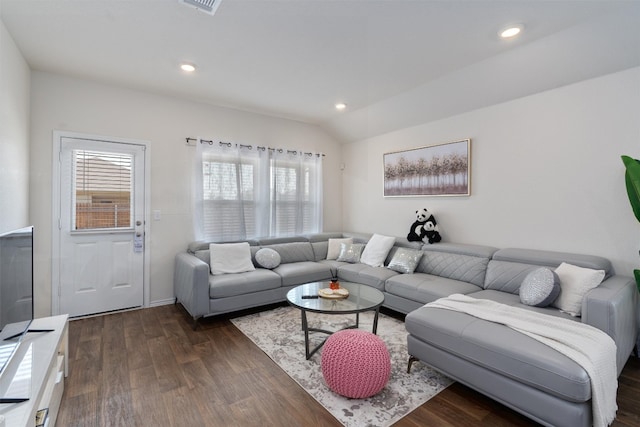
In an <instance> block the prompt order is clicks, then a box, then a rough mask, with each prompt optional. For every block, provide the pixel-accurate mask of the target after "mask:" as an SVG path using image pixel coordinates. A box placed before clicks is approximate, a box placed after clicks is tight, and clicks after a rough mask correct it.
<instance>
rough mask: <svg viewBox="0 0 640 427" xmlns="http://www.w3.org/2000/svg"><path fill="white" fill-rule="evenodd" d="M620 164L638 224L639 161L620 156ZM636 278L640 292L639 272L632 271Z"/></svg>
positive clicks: (639, 198) (639, 196) (639, 195)
mask: <svg viewBox="0 0 640 427" xmlns="http://www.w3.org/2000/svg"><path fill="white" fill-rule="evenodd" d="M622 162H623V163H624V166H625V167H626V171H625V174H624V180H625V184H626V186H627V195H628V196H629V202H630V203H631V209H633V214H634V215H635V217H636V219H637V220H638V222H640V160H638V159H633V158H631V157H629V156H622ZM633 274H634V276H635V278H636V286H637V287H638V291H640V270H633Z"/></svg>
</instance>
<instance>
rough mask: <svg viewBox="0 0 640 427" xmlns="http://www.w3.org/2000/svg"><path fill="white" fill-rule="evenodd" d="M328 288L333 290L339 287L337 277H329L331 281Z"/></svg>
mask: <svg viewBox="0 0 640 427" xmlns="http://www.w3.org/2000/svg"><path fill="white" fill-rule="evenodd" d="M329 288H330V289H332V290H334V291H335V290H336V289H340V282H339V281H338V278H337V277H333V278H331V281H330V282H329Z"/></svg>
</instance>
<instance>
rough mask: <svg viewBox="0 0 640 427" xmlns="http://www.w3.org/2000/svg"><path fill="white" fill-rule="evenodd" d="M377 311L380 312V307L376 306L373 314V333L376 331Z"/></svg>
mask: <svg viewBox="0 0 640 427" xmlns="http://www.w3.org/2000/svg"><path fill="white" fill-rule="evenodd" d="M378 313H380V308H379V307H378V308H376V313H375V314H374V315H373V329H372V331H371V332H373V333H374V334H377V333H378Z"/></svg>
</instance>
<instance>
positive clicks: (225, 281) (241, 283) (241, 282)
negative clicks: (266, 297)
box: [209, 268, 282, 298]
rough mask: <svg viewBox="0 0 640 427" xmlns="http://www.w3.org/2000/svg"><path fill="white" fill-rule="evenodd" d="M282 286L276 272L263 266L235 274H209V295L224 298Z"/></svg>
mask: <svg viewBox="0 0 640 427" xmlns="http://www.w3.org/2000/svg"><path fill="white" fill-rule="evenodd" d="M281 286H282V279H281V278H280V276H279V275H278V274H276V273H274V272H273V271H271V270H266V269H264V268H258V269H256V270H253V271H248V272H245V273H236V274H221V275H217V276H214V275H209V297H210V298H226V297H233V296H237V295H245V294H251V293H254V292H259V291H264V290H268V289H274V288H279V287H281Z"/></svg>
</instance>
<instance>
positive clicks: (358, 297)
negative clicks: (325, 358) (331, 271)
mask: <svg viewBox="0 0 640 427" xmlns="http://www.w3.org/2000/svg"><path fill="white" fill-rule="evenodd" d="M328 287H329V281H326V282H313V283H307V284H304V285H300V286H297V287H295V288H293V289H291V290H290V291H289V292H287V301H288V302H289V304H291V305H292V306H294V307H297V308H299V309H300V312H301V315H302V330H303V331H304V345H305V355H306V357H307V360H309V358H310V357H311V356H313V355H314V353H315V352H316V351H318V350H319V349H320V348H321V347H322V346H323V345H324V341H326V339H325V340H324V341H322V342H321V343H320V344H319V345H318V346H316V347H315V348H314V349H312V350H309V332H321V333H324V334H327V335H331V334H333V333H334V332H337V331H329V330H326V329H319V328H310V327H309V323H308V322H307V312H312V313H323V314H354V313H355V315H356V323H355V325H351V326H348V327H346V328H344V329H353V328H357V327H358V325H359V323H360V313H362V312H365V311H374V312H375V314H374V316H373V328H372V331H371V332H373V333H374V334H375V333H376V332H377V330H378V314H379V313H380V306H381V305H382V303H383V302H384V294H383V293H382V292H380V291H379V290H377V289H376V288H373V287H371V286H367V285H361V284H360V283H352V282H340V287H341V288H345V289H347V290H348V291H349V296H348V297H346V298H342V299H333V298H323V297H319V296H318V291H319V290H320V289H323V288H328ZM327 338H328V337H327Z"/></svg>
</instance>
